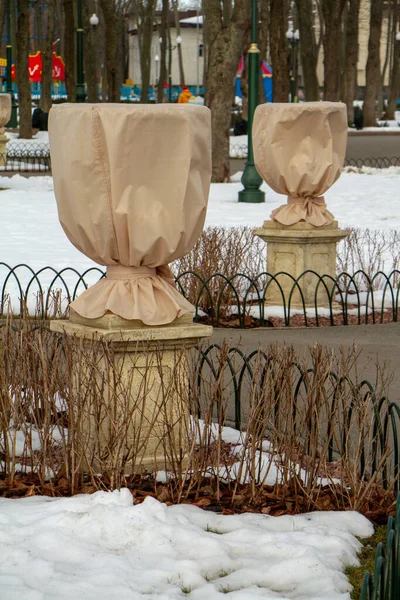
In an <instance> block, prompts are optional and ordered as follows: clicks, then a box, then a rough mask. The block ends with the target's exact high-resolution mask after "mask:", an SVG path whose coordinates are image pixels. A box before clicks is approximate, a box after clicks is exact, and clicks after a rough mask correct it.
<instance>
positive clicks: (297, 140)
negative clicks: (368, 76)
mask: <svg viewBox="0 0 400 600" xmlns="http://www.w3.org/2000/svg"><path fill="white" fill-rule="evenodd" d="M346 144H347V112H346V105H345V104H343V103H341V102H304V103H301V104H274V103H271V104H261V105H260V106H258V107H257V109H256V111H255V114H254V121H253V150H254V162H255V165H256V168H257V171H258V172H259V174H260V175H261V177H262V178H263V179H264V180H265V181H266V182H267V183H268V185H269V186H270V187H271V188H272V189H273V190H275V192H277V193H278V194H286V195H287V204H284V205H282V206H280V207H279V208H277V209H276V210H274V211H273V212H272V214H271V219H272V220H274V221H278V222H279V223H281V224H283V225H294V224H295V223H298V222H299V221H306V222H307V223H310V224H311V225H314V226H316V227H321V226H324V225H329V224H331V223H332V222H333V220H334V217H333V215H332V214H331V213H330V212H329V211H328V209H327V207H326V203H325V200H324V196H323V195H324V193H325V192H326V191H327V190H328V189H329V188H330V187H331V186H332V185H333V183H334V182H335V181H336V180H337V179H338V178H339V176H340V173H341V171H342V168H343V163H344V157H345V154H346Z"/></svg>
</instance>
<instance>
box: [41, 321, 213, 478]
mask: <svg viewBox="0 0 400 600" xmlns="http://www.w3.org/2000/svg"><path fill="white" fill-rule="evenodd" d="M51 329H52V331H56V332H61V333H63V334H67V335H69V336H74V337H75V338H76V339H77V341H78V344H77V350H76V358H75V360H74V365H73V369H74V374H73V381H74V384H73V387H74V398H73V401H74V407H75V400H76V415H75V416H76V418H75V419H74V421H76V422H77V425H76V427H79V428H80V432H79V434H78V435H77V436H76V439H77V440H78V443H79V449H78V451H77V455H78V456H81V457H83V462H82V465H81V470H83V471H86V470H87V469H88V468H89V466H90V468H91V469H93V470H94V471H95V472H100V471H103V472H104V471H108V472H113V470H114V472H115V469H117V470H118V472H119V473H122V474H123V473H132V472H146V471H147V472H153V471H154V470H155V469H159V470H164V469H165V468H168V467H170V466H171V465H173V464H174V463H175V464H176V463H177V461H181V464H182V459H183V462H184V461H185V456H186V455H187V450H188V441H189V438H188V425H189V405H188V392H189V390H188V385H189V378H188V369H189V350H190V349H191V348H193V347H194V346H195V345H196V344H197V343H198V342H199V341H200V340H201V339H202V338H205V337H209V336H210V335H211V334H212V327H209V326H206V325H197V324H193V322H192V316H191V315H186V317H182V318H181V319H176V320H175V321H174V322H173V323H171V324H170V325H168V326H161V327H148V326H145V325H143V323H141V322H140V321H127V320H125V319H122V318H121V317H118V316H116V315H111V314H110V315H105V316H103V317H101V318H99V319H84V318H82V317H80V316H79V315H77V314H76V313H72V314H71V319H70V320H69V321H52V322H51ZM83 357H87V360H86V359H83ZM93 390H95V392H93ZM99 398H100V399H101V401H100V402H99Z"/></svg>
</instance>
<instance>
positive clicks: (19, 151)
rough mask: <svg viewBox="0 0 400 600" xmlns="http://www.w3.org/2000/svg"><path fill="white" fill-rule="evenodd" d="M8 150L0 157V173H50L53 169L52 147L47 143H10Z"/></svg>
mask: <svg viewBox="0 0 400 600" xmlns="http://www.w3.org/2000/svg"><path fill="white" fill-rule="evenodd" d="M6 148H7V154H6V155H5V156H4V155H0V173H1V172H2V171H17V172H42V171H43V172H49V171H50V169H51V161H50V146H49V144H47V143H37V142H20V141H18V142H13V141H10V142H8V144H7V147H6Z"/></svg>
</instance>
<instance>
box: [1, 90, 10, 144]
mask: <svg viewBox="0 0 400 600" xmlns="http://www.w3.org/2000/svg"><path fill="white" fill-rule="evenodd" d="M10 117H11V96H10V94H0V135H2V134H3V133H4V127H5V126H6V125H7V123H8V121H9V120H10Z"/></svg>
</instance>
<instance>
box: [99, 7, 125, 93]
mask: <svg viewBox="0 0 400 600" xmlns="http://www.w3.org/2000/svg"><path fill="white" fill-rule="evenodd" d="M100 5H101V8H102V11H103V16H104V21H105V25H106V42H105V67H106V69H107V94H108V102H119V101H120V91H119V88H120V74H119V68H118V67H119V63H118V26H117V25H118V23H117V21H118V18H117V12H116V6H115V0H100ZM103 99H104V98H103Z"/></svg>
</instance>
